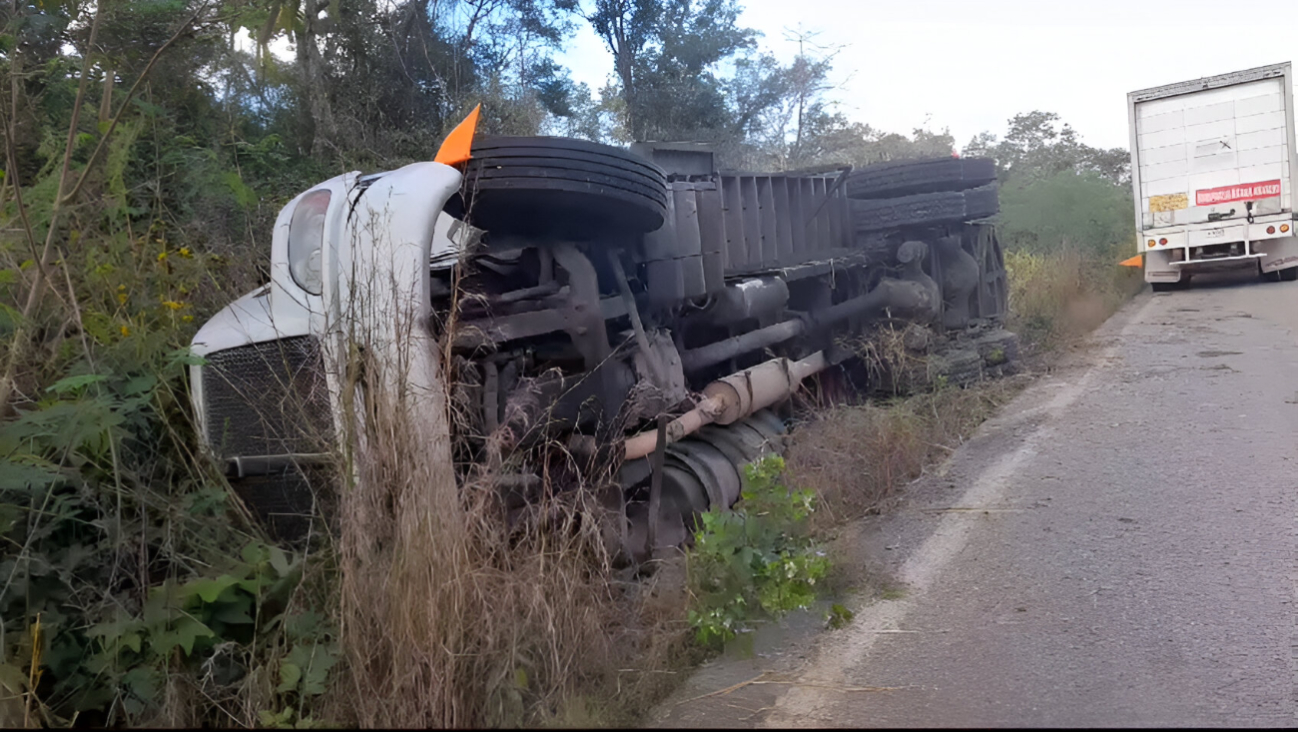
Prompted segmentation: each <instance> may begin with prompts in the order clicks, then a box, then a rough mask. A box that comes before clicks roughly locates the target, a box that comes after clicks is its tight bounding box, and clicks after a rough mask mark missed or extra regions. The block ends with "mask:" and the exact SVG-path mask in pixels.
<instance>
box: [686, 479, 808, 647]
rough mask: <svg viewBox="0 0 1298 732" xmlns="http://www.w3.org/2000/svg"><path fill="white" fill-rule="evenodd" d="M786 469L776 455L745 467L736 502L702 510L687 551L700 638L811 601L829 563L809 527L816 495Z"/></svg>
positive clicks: (723, 636)
mask: <svg viewBox="0 0 1298 732" xmlns="http://www.w3.org/2000/svg"><path fill="white" fill-rule="evenodd" d="M783 473H784V460H783V459H782V458H780V457H778V456H770V457H766V458H764V459H762V460H761V461H758V462H756V463H752V464H750V465H747V466H745V467H744V490H743V492H742V493H741V494H740V501H739V503H737V504H736V505H735V507H734V509H733V510H726V509H722V508H713V509H712V510H710V511H708V512H707V513H705V514H703V517H702V525H701V526H700V528H699V529H698V530H697V531H696V532H695V536H694V547H693V549H692V550H690V552H689V554H688V557H689V577H690V587H691V591H692V593H693V607H692V608H691V609H690V611H689V616H688V617H689V622H690V626H691V627H693V628H694V631H695V635H696V637H697V639H698V640H699V641H700V642H701V643H704V644H707V645H712V644H716V643H719V642H724V641H727V640H730V639H731V638H733V637H735V634H736V633H740V632H744V631H746V630H747V629H748V625H749V623H750V621H752V620H754V619H756V618H761V617H765V618H780V617H782V616H784V615H785V614H787V613H788V612H790V611H792V610H798V609H801V608H805V607H808V606H809V605H810V604H811V603H812V601H813V600H814V599H815V596H816V594H815V593H816V582H817V581H819V580H822V579H824V577H825V574H826V573H827V572H828V570H829V560H828V559H827V558H826V557H825V553H824V552H823V551H821V550H820V549H819V548H818V547H817V546H816V544H815V542H814V540H813V539H812V538H811V536H810V532H809V522H808V519H809V518H810V517H811V514H812V512H813V511H814V510H815V497H814V495H813V494H812V493H811V492H810V491H805V490H792V489H790V488H788V487H786V486H785V484H784V482H783Z"/></svg>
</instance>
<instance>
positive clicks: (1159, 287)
mask: <svg viewBox="0 0 1298 732" xmlns="http://www.w3.org/2000/svg"><path fill="white" fill-rule="evenodd" d="M1179 284H1181V283H1180V282H1151V283H1149V286H1150V287H1152V288H1153V289H1154V292H1171V291H1172V290H1175V289H1176V286H1177V285H1179Z"/></svg>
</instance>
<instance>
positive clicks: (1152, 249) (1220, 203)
mask: <svg viewBox="0 0 1298 732" xmlns="http://www.w3.org/2000/svg"><path fill="white" fill-rule="evenodd" d="M1127 110H1128V119H1129V121H1130V127H1131V129H1130V132H1131V178H1132V192H1133V197H1134V199H1135V213H1136V231H1137V233H1138V239H1139V241H1138V245H1137V246H1138V247H1139V251H1140V252H1142V253H1143V254H1144V264H1145V281H1147V282H1150V283H1151V284H1152V285H1153V286H1154V289H1156V290H1161V289H1168V288H1171V287H1173V286H1175V285H1177V284H1183V283H1187V282H1188V281H1189V279H1190V278H1191V277H1192V276H1193V275H1194V274H1195V273H1198V272H1204V271H1212V270H1219V269H1234V268H1253V269H1254V270H1256V271H1257V272H1259V273H1260V274H1262V275H1263V276H1264V277H1266V278H1267V279H1272V280H1279V279H1285V280H1293V279H1298V238H1295V233H1298V232H1295V231H1294V225H1295V220H1294V212H1295V210H1296V209H1295V206H1294V182H1295V181H1296V180H1298V172H1296V171H1298V157H1295V151H1294V118H1293V80H1292V78H1291V69H1290V64H1289V63H1283V64H1274V65H1271V66H1263V67H1260V68H1255V69H1248V70H1245V71H1236V72H1233V73H1229V74H1222V75H1220V76H1211V77H1207V78H1203V79H1196V80H1193V81H1184V82H1180V83H1176V84H1169V85H1167V86H1160V87H1155V88H1152V89H1144V90H1141V91H1135V92H1131V93H1130V94H1128V95H1127Z"/></svg>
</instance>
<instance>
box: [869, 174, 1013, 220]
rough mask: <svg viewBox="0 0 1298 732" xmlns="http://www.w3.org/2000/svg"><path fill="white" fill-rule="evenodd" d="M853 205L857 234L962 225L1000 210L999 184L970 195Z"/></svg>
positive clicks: (932, 195)
mask: <svg viewBox="0 0 1298 732" xmlns="http://www.w3.org/2000/svg"><path fill="white" fill-rule="evenodd" d="M850 203H851V206H852V222H853V225H854V226H855V227H856V230H857V231H880V230H883V229H895V228H900V227H904V226H935V225H939V224H958V223H961V222H964V221H972V220H974V219H982V218H986V217H988V216H991V215H992V214H994V213H996V212H997V211H998V210H999V209H1000V202H999V198H998V195H997V188H996V184H995V183H992V184H990V185H985V186H981V187H978V188H974V189H971V190H968V191H947V192H944V193H920V194H917V195H914V196H903V197H901V198H883V199H872V200H867V201H855V200H854V201H851V202H850Z"/></svg>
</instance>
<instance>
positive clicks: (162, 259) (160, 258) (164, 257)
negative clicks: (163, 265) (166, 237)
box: [158, 252, 167, 262]
mask: <svg viewBox="0 0 1298 732" xmlns="http://www.w3.org/2000/svg"><path fill="white" fill-rule="evenodd" d="M166 260H167V253H166V252H159V253H158V261H159V262H165V261H166Z"/></svg>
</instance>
